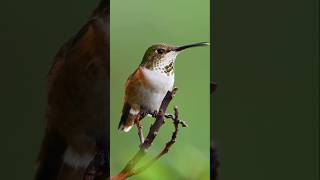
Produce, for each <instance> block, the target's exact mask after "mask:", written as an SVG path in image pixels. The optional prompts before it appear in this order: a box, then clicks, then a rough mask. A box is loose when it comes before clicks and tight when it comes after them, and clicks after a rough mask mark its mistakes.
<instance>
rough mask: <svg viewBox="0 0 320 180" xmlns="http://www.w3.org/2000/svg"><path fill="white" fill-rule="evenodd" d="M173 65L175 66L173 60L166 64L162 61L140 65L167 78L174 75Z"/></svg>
mask: <svg viewBox="0 0 320 180" xmlns="http://www.w3.org/2000/svg"><path fill="white" fill-rule="evenodd" d="M174 65H175V62H174V60H170V61H169V62H167V63H166V62H164V61H149V62H147V63H145V64H142V66H143V67H145V68H147V69H149V70H153V71H158V72H161V73H164V74H166V75H168V76H170V75H173V74H174Z"/></svg>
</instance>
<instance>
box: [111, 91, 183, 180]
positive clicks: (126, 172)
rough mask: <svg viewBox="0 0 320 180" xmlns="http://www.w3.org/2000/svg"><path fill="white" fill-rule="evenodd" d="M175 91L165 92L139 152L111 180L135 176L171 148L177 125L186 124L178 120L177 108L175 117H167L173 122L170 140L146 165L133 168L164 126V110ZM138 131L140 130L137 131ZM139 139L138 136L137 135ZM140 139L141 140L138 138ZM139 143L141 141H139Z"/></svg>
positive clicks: (139, 127)
mask: <svg viewBox="0 0 320 180" xmlns="http://www.w3.org/2000/svg"><path fill="white" fill-rule="evenodd" d="M176 91H177V88H174V89H173V90H172V92H167V94H166V96H165V97H164V99H163V101H162V103H161V106H160V109H159V111H158V113H156V114H155V115H154V116H155V118H156V120H155V122H154V123H153V124H152V125H151V127H150V130H149V133H148V135H147V137H146V139H145V140H144V141H143V143H142V144H141V145H140V149H139V151H138V152H137V153H136V154H135V156H134V157H133V158H132V159H131V160H130V161H129V162H128V163H127V164H126V166H125V168H124V169H123V170H122V171H121V172H120V173H119V174H117V175H116V176H113V177H111V179H112V180H124V179H126V178H128V177H130V176H133V175H136V174H139V173H141V172H142V171H144V170H145V169H147V168H149V167H150V166H151V165H152V164H153V163H154V162H156V161H157V160H158V159H160V158H161V157H162V156H163V155H164V154H166V153H167V152H168V151H169V150H170V148H171V146H172V145H173V144H174V143H175V142H176V138H177V134H178V132H179V124H182V125H183V126H186V123H185V122H183V121H180V120H179V112H178V108H176V107H175V109H174V110H175V115H174V116H167V117H168V118H171V119H172V120H173V122H174V126H175V131H174V132H173V134H172V137H171V140H170V141H169V142H168V143H166V146H165V147H164V149H163V150H162V151H161V152H160V153H159V154H158V155H157V156H156V157H155V158H153V159H152V160H151V161H149V162H148V163H146V164H145V165H143V166H141V167H140V168H135V167H136V165H137V164H138V163H139V162H140V160H141V159H142V158H143V157H144V156H145V155H146V152H147V150H148V149H149V148H150V147H151V145H152V143H153V141H154V139H155V138H156V137H157V135H158V132H159V130H160V128H161V126H162V125H163V124H164V120H165V118H166V114H165V112H166V110H167V107H168V105H169V103H170V102H171V100H172V99H173V97H174V96H175V94H176ZM139 124H140V123H138V124H137V127H138V132H139V131H140V130H141V125H139ZM139 129H140V130H139ZM141 131H142V130H141ZM139 137H140V135H139ZM140 139H141V138H140ZM140 142H141V140H140Z"/></svg>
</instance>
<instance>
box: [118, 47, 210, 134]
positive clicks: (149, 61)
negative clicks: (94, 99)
mask: <svg viewBox="0 0 320 180" xmlns="http://www.w3.org/2000/svg"><path fill="white" fill-rule="evenodd" d="M208 45H210V44H209V43H208V42H200V43H193V44H188V45H183V46H174V45H167V44H155V45H152V46H150V47H149V48H148V49H147V50H146V52H145V54H144V56H143V58H142V61H141V63H140V65H139V66H138V68H137V69H136V70H135V71H134V72H133V73H132V74H131V75H130V76H129V78H128V79H127V82H126V84H125V96H124V105H123V108H122V115H121V119H120V122H119V126H118V129H119V130H120V131H124V132H129V131H130V129H131V128H132V126H133V124H134V122H135V121H136V120H141V119H142V118H143V117H144V116H145V115H147V114H153V113H155V112H157V111H158V110H159V108H160V105H161V103H162V100H163V98H164V97H165V95H166V93H167V92H168V91H171V90H172V89H173V86H174V80H175V73H174V71H175V62H176V57H177V55H178V54H179V53H180V52H182V51H183V50H185V49H188V48H192V47H200V46H208Z"/></svg>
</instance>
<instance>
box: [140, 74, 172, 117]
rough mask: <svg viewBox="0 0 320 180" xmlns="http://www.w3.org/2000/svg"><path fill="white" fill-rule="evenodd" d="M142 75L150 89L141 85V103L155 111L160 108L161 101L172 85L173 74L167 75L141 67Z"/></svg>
mask: <svg viewBox="0 0 320 180" xmlns="http://www.w3.org/2000/svg"><path fill="white" fill-rule="evenodd" d="M142 72H143V74H144V77H145V78H146V80H147V81H148V84H150V86H151V89H144V88H143V87H141V88H142V89H141V91H142V93H143V97H144V98H143V101H142V105H143V106H145V107H146V108H149V110H150V111H155V110H156V111H157V110H159V108H160V105H161V102H162V100H163V98H164V96H165V95H166V93H167V92H168V91H171V90H172V88H173V85H174V74H170V75H169V76H168V75H167V74H165V73H161V72H159V71H153V70H149V69H146V68H142Z"/></svg>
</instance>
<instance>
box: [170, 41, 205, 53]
mask: <svg viewBox="0 0 320 180" xmlns="http://www.w3.org/2000/svg"><path fill="white" fill-rule="evenodd" d="M209 45H210V43H208V42H200V43H193V44H188V45H184V46H179V47H177V48H175V49H174V51H177V52H179V51H182V50H185V49H187V48H192V47H200V46H209Z"/></svg>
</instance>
